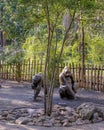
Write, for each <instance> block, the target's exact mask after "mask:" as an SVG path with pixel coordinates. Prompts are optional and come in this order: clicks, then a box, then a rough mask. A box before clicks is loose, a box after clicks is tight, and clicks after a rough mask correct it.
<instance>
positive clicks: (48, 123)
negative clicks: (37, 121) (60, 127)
mask: <svg viewBox="0 0 104 130" xmlns="http://www.w3.org/2000/svg"><path fill="white" fill-rule="evenodd" d="M43 126H45V127H51V126H53V124H52V123H51V122H44V123H43Z"/></svg>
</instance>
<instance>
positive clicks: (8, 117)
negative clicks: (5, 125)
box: [7, 114, 16, 121]
mask: <svg viewBox="0 0 104 130" xmlns="http://www.w3.org/2000/svg"><path fill="white" fill-rule="evenodd" d="M7 120H8V121H11V120H16V117H15V116H14V115H12V114H8V116H7Z"/></svg>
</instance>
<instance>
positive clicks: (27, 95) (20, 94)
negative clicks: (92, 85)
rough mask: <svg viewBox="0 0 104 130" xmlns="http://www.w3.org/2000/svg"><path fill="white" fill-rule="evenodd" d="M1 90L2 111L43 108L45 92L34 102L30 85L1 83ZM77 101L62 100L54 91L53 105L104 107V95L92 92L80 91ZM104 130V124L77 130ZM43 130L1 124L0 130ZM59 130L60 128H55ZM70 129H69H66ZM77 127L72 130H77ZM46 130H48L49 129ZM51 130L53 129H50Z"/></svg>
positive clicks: (0, 103) (71, 129)
mask: <svg viewBox="0 0 104 130" xmlns="http://www.w3.org/2000/svg"><path fill="white" fill-rule="evenodd" d="M0 84H1V86H2V87H1V88H0V110H9V109H15V108H24V107H26V108H36V109H38V108H43V90H42V91H41V93H40V96H39V97H38V99H37V101H36V102H33V90H32V89H31V87H30V83H26V82H21V83H17V82H14V81H4V80H2V81H1V83H0ZM77 97H78V98H77V99H76V100H62V99H60V97H59V95H58V89H55V90H54V95H53V104H60V105H66V106H70V107H73V108H75V107H77V106H79V105H80V104H82V103H84V102H92V103H96V104H98V105H100V106H103V105H104V93H103V92H98V91H92V90H85V89H79V90H78V93H77ZM95 127H96V130H104V122H101V123H98V124H92V125H84V126H78V127H77V130H87V129H88V130H89V129H91V130H95ZM17 129H19V130H33V129H34V130H38V129H39V130H41V129H42V128H41V127H35V126H34V127H29V126H25V127H23V126H17V125H13V124H8V123H7V124H4V123H2V122H0V130H17ZM55 129H58V128H55ZM66 129H68V128H66ZM75 129H76V127H72V128H70V130H75ZM45 130H48V128H47V129H46V128H45ZM50 130H51V128H50ZM60 130H61V129H60Z"/></svg>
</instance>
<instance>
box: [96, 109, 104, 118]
mask: <svg viewBox="0 0 104 130" xmlns="http://www.w3.org/2000/svg"><path fill="white" fill-rule="evenodd" d="M96 111H97V112H98V115H99V117H101V118H102V119H103V120H104V107H97V108H96Z"/></svg>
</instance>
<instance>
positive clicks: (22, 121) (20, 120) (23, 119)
mask: <svg viewBox="0 0 104 130" xmlns="http://www.w3.org/2000/svg"><path fill="white" fill-rule="evenodd" d="M30 121H31V119H30V118H27V117H20V118H18V119H17V120H16V121H15V123H16V124H28V122H30Z"/></svg>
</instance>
